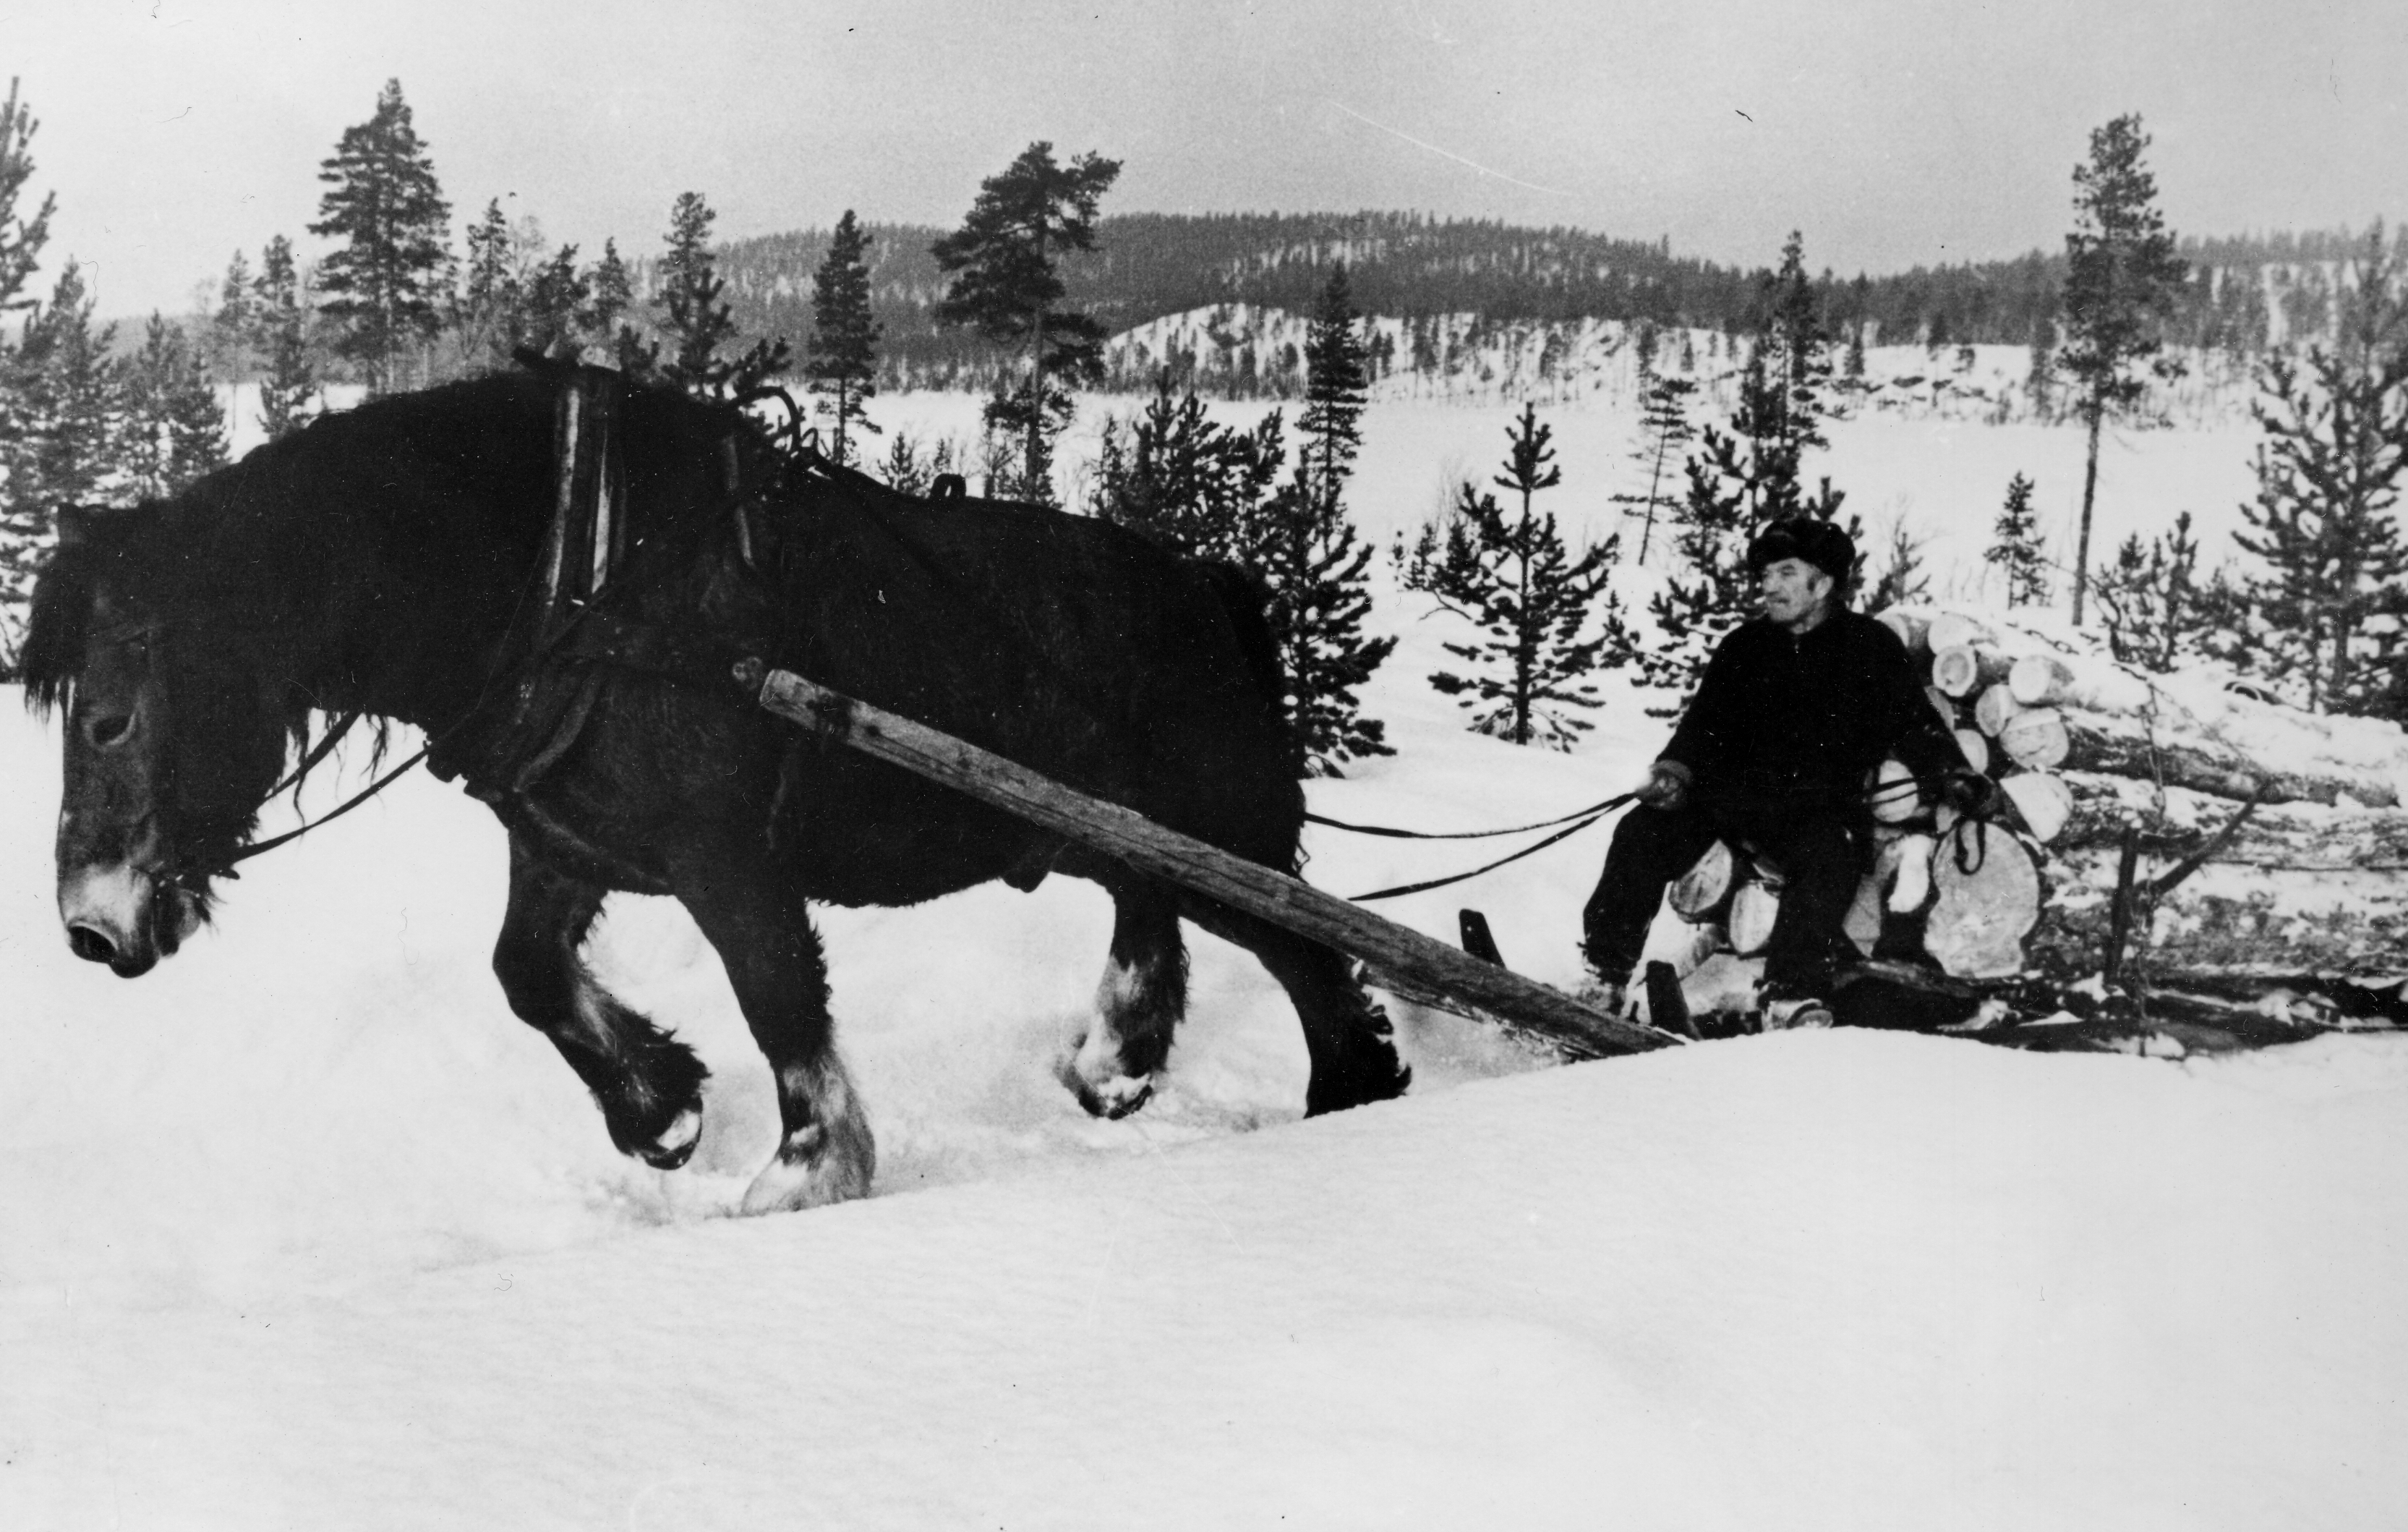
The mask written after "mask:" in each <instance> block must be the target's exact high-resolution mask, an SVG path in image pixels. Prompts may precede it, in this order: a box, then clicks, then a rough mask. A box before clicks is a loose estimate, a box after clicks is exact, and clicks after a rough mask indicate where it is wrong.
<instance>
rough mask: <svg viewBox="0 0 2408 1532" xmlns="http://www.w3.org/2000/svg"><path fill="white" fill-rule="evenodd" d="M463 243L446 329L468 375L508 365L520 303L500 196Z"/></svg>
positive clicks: (512, 238) (515, 257)
mask: <svg viewBox="0 0 2408 1532" xmlns="http://www.w3.org/2000/svg"><path fill="white" fill-rule="evenodd" d="M466 243H467V249H468V254H467V262H466V270H465V271H463V272H462V273H461V279H460V292H459V294H458V296H456V297H454V298H453V299H452V335H453V338H454V340H455V341H456V342H457V344H458V346H459V348H460V362H461V365H462V366H463V367H464V368H466V369H467V370H468V371H470V372H472V373H477V372H492V371H495V370H498V369H506V368H508V367H509V366H510V348H511V346H513V345H514V344H516V343H517V339H518V338H517V335H516V331H517V329H518V327H519V322H518V316H519V309H520V305H521V303H522V301H523V295H522V293H521V291H520V287H521V282H520V273H519V266H520V261H519V248H518V246H519V241H518V238H517V237H516V235H515V233H514V231H513V230H512V229H511V228H510V221H509V218H508V217H507V216H506V215H505V214H504V213H503V211H502V199H501V198H500V197H495V198H494V199H493V200H492V201H490V202H488V203H486V204H485V211H484V214H483V215H482V216H481V217H480V218H479V219H478V220H477V222H476V223H475V224H471V225H470V226H469V228H468V235H467V240H466Z"/></svg>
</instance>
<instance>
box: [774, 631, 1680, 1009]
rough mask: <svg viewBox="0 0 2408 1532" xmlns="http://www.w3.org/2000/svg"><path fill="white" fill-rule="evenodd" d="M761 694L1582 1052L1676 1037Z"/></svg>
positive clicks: (852, 713)
mask: <svg viewBox="0 0 2408 1532" xmlns="http://www.w3.org/2000/svg"><path fill="white" fill-rule="evenodd" d="M759 700H760V703H761V705H762V706H763V707H765V708H767V709H768V710H769V711H770V712H772V713H775V714H776V715H779V716H780V717H781V718H786V719H789V720H791V721H792V722H795V723H797V724H800V725H802V726H803V727H804V728H806V729H809V730H812V731H814V732H815V733H818V734H821V735H824V736H825V737H827V738H829V739H833V740H837V741H839V742H840V743H842V744H847V745H850V746H852V747H853V749H856V750H859V751H861V752H862V753H863V754H865V755H868V756H872V757H875V758H876V759H880V760H883V761H886V762H889V763H890V764H892V765H896V766H900V767H902V768H903V769H904V770H906V771H909V772H914V773H918V774H920V775H922V776H925V777H927V778H929V779H930V780H931V781H935V782H940V783H942V784H944V785H945V786H946V787H949V788H956V789H958V790H959V791H962V792H966V793H968V794H969V795H970V796H971V797H973V798H977V799H980V800H982V801H983V802H989V803H993V804H995V805H996V807H998V808H1001V809H1004V810H1006V811H1008V812H1010V813H1011V814H1015V815H1018V816H1019V817H1022V818H1024V819H1027V820H1029V821H1031V822H1032V823H1035V824H1038V825H1040V826H1042V827H1043V828H1045V829H1047V830H1051V831H1054V832H1055V833H1056V834H1059V835H1065V836H1068V838H1070V839H1072V840H1074V841H1077V842H1079V843H1080V844H1082V845H1090V846H1094V847H1095V848H1097V850H1100V851H1104V852H1107V853H1109V854H1111V855H1112V856H1115V857H1118V858H1120V859H1121V860H1123V861H1125V862H1127V863H1128V864H1129V865H1130V866H1132V867H1136V868H1138V869H1140V871H1143V872H1147V873H1151V874H1154V876H1156V877H1161V878H1166V879H1168V880H1169V881H1170V882H1173V883H1176V884H1178V885H1180V886H1181V887H1182V888H1185V889H1194V890H1195V891H1196V892H1198V893H1201V894H1205V895H1207V896H1209V897H1211V898H1213V899H1217V900H1219V901H1220V902H1221V903H1225V904H1227V905H1229V906H1230V907H1231V908H1233V909H1238V910H1242V911H1244V912H1245V913H1246V914H1248V915H1252V916H1254V917H1255V918H1259V919H1264V920H1269V921H1270V922H1271V923H1272V924H1274V925H1277V926H1281V927H1283V928H1284V929H1286V930H1288V931H1292V932H1296V933H1297V934H1298V935H1300V936H1307V937H1310V938H1312V940H1313V941H1316V942H1320V943H1322V944H1323V945H1325V946H1326V947H1335V948H1336V949H1337V950H1339V951H1340V952H1343V953H1346V954H1348V955H1349V956H1351V957H1355V958H1359V959H1361V960H1362V961H1364V962H1365V963H1366V964H1368V965H1369V966H1370V967H1371V968H1373V969H1375V970H1379V971H1382V972H1385V973H1394V974H1397V975H1398V976H1402V977H1403V978H1404V979H1406V980H1407V981H1409V982H1411V983H1417V984H1420V985H1423V986H1426V987H1427V988H1428V989H1430V990H1436V991H1438V992H1439V993H1441V994H1444V995H1448V996H1452V997H1453V998H1455V999H1456V1000H1459V1001H1462V1002H1465V1003H1468V1004H1471V1005H1474V1006H1477V1007H1478V1008H1479V1009H1481V1010H1483V1011H1485V1012H1487V1013H1489V1014H1490V1015H1492V1016H1494V1017H1496V1018H1498V1019H1499V1020H1501V1021H1504V1022H1506V1023H1508V1024H1509V1025H1512V1026H1515V1027H1520V1028H1523V1029H1525V1030H1527V1031H1528V1032H1532V1033H1538V1034H1539V1035H1541V1036H1542V1037H1545V1038H1547V1039H1548V1040H1550V1041H1552V1042H1554V1043H1555V1044H1557V1045H1559V1046H1561V1047H1563V1048H1568V1049H1570V1050H1571V1051H1573V1052H1575V1053H1579V1054H1582V1055H1584V1056H1587V1057H1601V1056H1604V1055H1608V1054H1616V1053H1636V1052H1641V1051H1642V1050H1645V1049H1648V1048H1664V1047H1667V1046H1670V1044H1672V1043H1673V1042H1675V1041H1676V1039H1674V1038H1671V1037H1669V1036H1667V1035H1665V1034H1664V1033H1659V1032H1656V1031H1654V1030H1652V1029H1650V1028H1647V1027H1643V1026H1641V1025H1639V1024H1637V1023H1636V1022H1632V1021H1626V1020H1624V1019H1621V1018H1619V1017H1613V1016H1608V1015H1606V1014H1604V1013H1603V1012H1601V1011H1596V1010H1592V1009H1590V1008H1589V1007H1588V1006H1586V1005H1584V1004H1581V1003H1580V1002H1578V1001H1576V1000H1574V999H1572V998H1571V997H1570V996H1569V995H1566V994H1563V993H1561V992H1560V991H1558V990H1552V989H1549V988H1548V987H1547V986H1546V985H1543V984H1540V983H1538V982H1536V981H1534V980H1531V979H1527V978H1524V977H1523V976H1520V975H1519V974H1516V973H1513V972H1512V970H1510V969H1506V968H1500V967H1498V966H1497V965H1496V964H1494V963H1488V962H1483V961H1480V960H1479V959H1477V958H1474V957H1472V956H1470V955H1469V954H1468V953H1464V952H1460V951H1457V950H1456V949H1455V948H1454V947H1449V946H1447V945H1446V944H1445V943H1444V942H1441V941H1438V940H1437V939H1435V938H1433V937H1429V936H1425V935H1423V934H1422V933H1421V932H1417V931H1413V930H1412V929H1410V928H1408V927H1405V926H1400V925H1398V924H1396V923H1395V922H1394V921H1390V920H1385V919H1383V918H1380V917H1379V916H1376V915H1373V914H1372V913H1371V912H1370V911H1369V910H1366V909H1363V908H1361V907H1359V906H1357V905H1355V904H1351V903H1347V902H1346V901H1345V900H1343V899H1340V898H1339V897H1337V896H1336V895H1334V894H1329V893H1325V892H1323V891H1322V890H1321V889H1316V888H1314V887H1312V885H1311V884H1309V883H1306V882H1304V881H1303V880H1302V879H1300V878H1295V877H1291V876H1289V875H1288V874H1285V873H1281V872H1276V871H1274V870H1273V869H1271V868H1269V867H1265V866H1263V865H1261V864H1260V863H1258V862H1252V861H1248V860H1245V859H1243V858H1241V857H1234V856H1231V855H1230V854H1229V853H1228V852H1226V851H1224V850H1222V849H1221V848H1220V847H1218V846H1215V845H1208V844H1206V843H1205V842H1203V841H1199V840H1197V839H1196V838H1195V837H1193V836H1190V835H1183V834H1180V833H1179V832H1178V831H1173V830H1168V829H1166V828H1164V827H1163V826H1161V825H1158V824H1155V823H1154V821H1153V820H1151V819H1149V818H1147V817H1145V816H1144V815H1141V814H1139V813H1137V812H1136V811H1134V810H1132V809H1126V808H1123V807H1122V806H1121V805H1119V804H1117V803H1111V802H1105V801H1104V800H1102V799H1099V798H1091V797H1089V796H1088V795H1087V794H1085V793H1082V792H1079V791H1076V790H1074V789H1072V788H1067V787H1064V786H1063V785H1062V784H1060V783H1058V782H1055V781H1054V780H1053V779H1051V778H1050V777H1046V776H1043V775H1040V774H1039V773H1036V772H1032V771H1030V770H1029V769H1028V768H1026V767H1025V766H1022V765H1019V764H1017V763H1016V762H1013V761H1010V760H1007V759H1004V758H1003V757H1001V756H998V755H996V754H994V753H993V752H991V751H987V750H982V749H981V748H979V747H978V746H977V745H975V744H968V742H966V741H963V740H958V739H955V738H954V737H953V736H952V735H951V734H947V733H944V732H943V731H941V730H935V729H931V728H929V727H928V726H927V725H925V724H921V723H914V722H913V721H912V720H910V719H909V718H906V717H903V716H900V715H896V714H893V713H888V712H886V711H884V710H883V709H882V708H877V707H873V706H871V705H870V704H869V703H867V702H863V701H857V700H855V699H853V698H851V697H847V696H844V695H843V694H841V693H839V692H834V691H830V690H828V689H827V688H826V687H822V686H819V685H816V684H815V683H813V682H810V681H806V680H804V679H803V678H802V677H800V676H798V675H794V674H791V673H789V672H784V671H771V672H768V674H767V676H766V677H764V678H763V680H762V682H761V689H760V698H759Z"/></svg>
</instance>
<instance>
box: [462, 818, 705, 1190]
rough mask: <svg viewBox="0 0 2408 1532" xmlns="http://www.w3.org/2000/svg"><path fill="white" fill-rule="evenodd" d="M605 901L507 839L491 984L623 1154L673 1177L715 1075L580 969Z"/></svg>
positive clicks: (694, 1136)
mask: <svg viewBox="0 0 2408 1532" xmlns="http://www.w3.org/2000/svg"><path fill="white" fill-rule="evenodd" d="M602 896H603V889H600V888H599V887H597V886H595V885H594V884H590V883H583V882H580V881H578V880H577V879H575V878H571V877H568V876H566V875H565V874H561V873H559V872H557V871H555V870H554V869H552V868H550V867H547V866H545V865H544V864H543V863H542V862H541V861H539V860H537V859H536V858H535V857H534V856H533V855H532V854H531V853H529V852H528V851H527V849H526V848H525V846H524V845H523V844H522V843H521V842H520V840H519V838H518V837H517V836H515V835H513V836H511V837H510V902H509V911H508V913H507V914H505V915H504V916H503V918H502V934H501V937H500V939H499V940H498V941H496V942H495V944H494V974H495V977H497V978H499V979H500V980H501V981H502V993H503V994H504V995H506V996H508V997H509V1003H510V1009H511V1010H513V1011H515V1012H517V1013H518V1016H519V1019H521V1020H523V1021H524V1022H526V1023H527V1024H528V1025H529V1026H531V1027H534V1028H535V1029H536V1030H537V1031H538V1032H540V1033H543V1034H544V1035H546V1036H547V1037H550V1038H551V1039H552V1046H553V1047H554V1048H558V1049H560V1055H561V1057H562V1058H564V1059H566V1060H567V1061H568V1066H569V1067H570V1068H571V1069H574V1070H575V1071H577V1077H578V1078H580V1079H581V1080H583V1081H584V1082H585V1088H586V1089H587V1090H589V1091H593V1092H594V1100H595V1104H596V1105H598V1106H600V1107H601V1108H602V1120H603V1122H604V1124H605V1125H606V1126H608V1127H609V1130H610V1142H611V1143H613V1144H615V1145H617V1146H618V1148H619V1151H620V1152H621V1153H623V1154H634V1155H639V1156H641V1157H642V1158H643V1159H644V1160H645V1161H647V1162H648V1163H652V1164H654V1165H658V1166H660V1167H661V1168H662V1169H664V1170H673V1169H675V1168H677V1167H678V1166H679V1165H681V1164H683V1163H685V1162H686V1157H687V1156H688V1155H691V1154H692V1153H693V1152H694V1146H695V1142H696V1141H697V1140H699V1139H700V1138H701V1136H702V1082H703V1080H704V1079H705V1078H707V1077H708V1075H709V1072H708V1071H707V1070H705V1069H704V1068H703V1066H702V1061H701V1060H699V1059H697V1058H695V1056H694V1050H693V1049H691V1048H687V1047H686V1046H685V1045H684V1044H683V1043H681V1042H679V1041H678V1040H677V1039H675V1038H673V1037H671V1036H669V1035H667V1033H663V1032H662V1031H660V1030H659V1029H658V1028H656V1027H654V1026H653V1025H652V1023H651V1022H650V1021H648V1020H646V1019H644V1018H643V1017H641V1016H638V1014H636V1013H635V1012H634V1011H632V1010H629V1009H628V1008H627V1007H626V1006H624V1005H623V1004H620V1003H619V1002H618V1001H617V1000H616V999H614V998H612V997H611V995H610V994H609V992H608V991H606V990H603V988H602V987H601V986H600V985H598V984H596V983H595V981H594V976H593V975H592V974H591V973H589V972H588V971H587V970H586V967H585V964H584V963H583V962H582V961H580V960H579V958H578V955H577V953H578V948H579V947H581V945H582V944H583V942H584V940H585V933H586V932H588V931H590V930H591V929H593V925H594V918H595V915H596V914H597V913H599V912H600V910H601V908H602Z"/></svg>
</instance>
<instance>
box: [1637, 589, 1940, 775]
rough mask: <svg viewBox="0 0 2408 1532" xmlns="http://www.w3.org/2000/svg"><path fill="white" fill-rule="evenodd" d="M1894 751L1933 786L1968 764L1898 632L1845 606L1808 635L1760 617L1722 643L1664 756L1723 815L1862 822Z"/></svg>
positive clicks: (1666, 747) (1894, 753)
mask: <svg viewBox="0 0 2408 1532" xmlns="http://www.w3.org/2000/svg"><path fill="white" fill-rule="evenodd" d="M1889 756H1895V757H1897V758H1898V759H1899V760H1901V761H1903V762H1905V763H1906V765H1907V766H1908V767H1909V768H1911V769H1912V770H1913V771H1914V773H1915V775H1917V776H1919V777H1921V778H1923V779H1924V780H1925V781H1926V782H1927V783H1930V782H1935V781H1937V780H1938V779H1939V776H1940V773H1943V772H1945V771H1946V770H1948V769H1949V768H1950V767H1961V766H1962V765H1963V764H1964V757H1963V755H1962V754H1961V753H1960V752H1959V750H1958V749H1957V740H1956V737H1955V735H1954V734H1953V733H1952V732H1951V731H1950V730H1949V729H1948V728H1947V726H1945V725H1944V724H1942V722H1941V720H1940V715H1939V713H1938V712H1937V711H1936V710H1935V709H1934V708H1933V707H1932V706H1931V702H1930V701H1929V699H1928V697H1926V696H1925V694H1924V689H1923V677H1921V676H1919V675H1917V674H1916V673H1915V672H1914V663H1913V661H1911V660H1910V659H1909V658H1907V653H1906V645H1905V644H1903V643H1899V638H1898V635H1897V634H1896V633H1893V632H1891V631H1890V630H1889V629H1887V628H1885V627H1884V626H1882V625H1881V624H1880V623H1878V622H1875V621H1874V620H1873V619H1872V618H1871V617H1868V616H1864V615H1862V614H1858V613H1855V612H1848V611H1838V612H1834V613H1832V614H1830V616H1828V618H1826V619H1825V620H1824V621H1823V622H1821V623H1820V624H1818V625H1816V626H1815V627H1814V628H1813V629H1810V630H1809V631H1808V632H1806V633H1805V634H1803V635H1802V636H1800V635H1793V634H1792V633H1790V632H1789V631H1788V630H1787V629H1784V628H1780V627H1776V626H1775V625H1773V624H1772V623H1770V622H1767V621H1765V620H1764V619H1762V618H1757V619H1756V620H1754V621H1752V622H1748V623H1745V624H1743V625H1742V626H1741V627H1740V628H1739V629H1736V630H1735V631H1733V632H1732V634H1731V635H1730V636H1729V637H1728V638H1727V639H1725V640H1723V642H1722V645H1721V647H1719V648H1717V649H1716V650H1715V651H1714V656H1713V659H1711V660H1709V661H1707V663H1706V674H1705V679H1704V680H1702V681H1701V682H1699V686H1698V695H1697V696H1696V697H1695V698H1694V699H1693V700H1691V701H1690V703H1689V708H1688V711H1687V712H1686V713H1685V714H1684V715H1682V718H1681V726H1680V728H1679V729H1677V730H1673V733H1672V743H1671V744H1668V745H1666V746H1665V747H1664V753H1663V755H1662V757H1661V758H1660V759H1665V760H1669V761H1673V762H1677V763H1678V764H1680V765H1682V766H1684V767H1686V768H1687V769H1688V772H1689V774H1690V778H1691V784H1692V786H1691V790H1692V792H1693V793H1694V794H1695V796H1696V798H1697V800H1698V802H1699V804H1700V805H1701V806H1703V807H1704V808H1706V809H1707V810H1708V811H1709V812H1710V813H1714V814H1716V815H1718V816H1720V817H1738V818H1743V819H1758V818H1762V817H1766V816H1771V817H1785V816H1789V815H1816V816H1820V815H1826V814H1837V815H1841V816H1842V817H1851V818H1854V817H1862V816H1863V815H1864V814H1865V813H1866V812H1867V811H1866V809H1865V807H1864V804H1865V786H1866V775H1867V773H1870V772H1871V770H1872V769H1873V768H1874V767H1875V766H1877V765H1879V764H1880V763H1881V761H1882V760H1883V759H1884V758H1885V757H1889Z"/></svg>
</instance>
